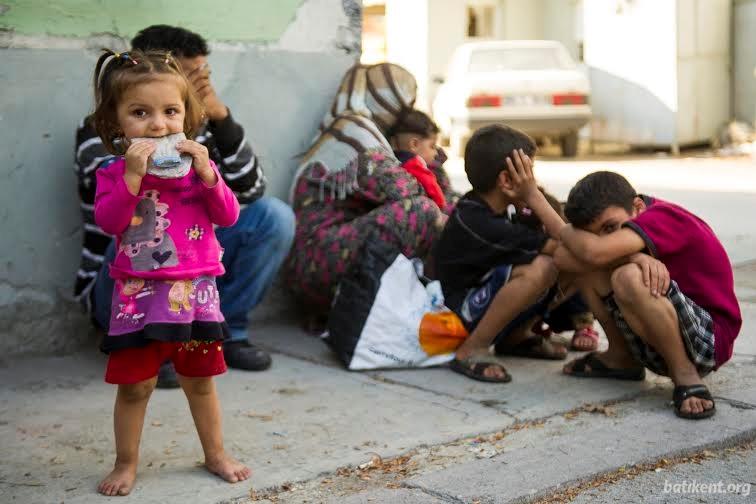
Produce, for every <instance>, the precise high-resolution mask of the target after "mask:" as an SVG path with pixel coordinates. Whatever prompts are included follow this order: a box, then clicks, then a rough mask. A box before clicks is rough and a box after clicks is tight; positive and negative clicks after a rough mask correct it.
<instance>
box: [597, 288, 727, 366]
mask: <svg viewBox="0 0 756 504" xmlns="http://www.w3.org/2000/svg"><path fill="white" fill-rule="evenodd" d="M667 298H669V300H670V301H671V302H672V306H674V308H675V312H677V320H678V321H679V324H680V334H681V335H682V339H683V343H684V345H685V350H686V352H687V354H688V358H689V359H690V360H691V362H693V364H694V365H695V366H696V369H697V370H698V374H699V375H701V376H704V375H707V374H709V373H710V372H711V371H712V369H714V364H715V361H714V322H713V321H712V319H711V315H709V312H707V311H706V310H704V309H703V308H701V307H700V306H698V305H697V304H696V303H695V302H693V300H692V299H690V298H689V297H687V296H686V295H685V294H683V293H682V291H681V290H680V287H678V285H677V283H676V282H675V281H674V280H673V281H672V282H671V284H670V286H669V291H668V292H667ZM604 304H605V305H606V308H607V309H608V310H609V313H611V315H612V318H613V319H614V322H615V323H616V324H617V328H618V329H619V331H620V333H622V335H623V336H624V337H625V341H626V342H627V346H628V347H629V348H630V352H631V353H632V354H633V356H634V357H635V358H636V360H638V361H639V362H640V363H641V364H643V365H644V366H645V367H647V368H648V369H650V370H651V371H653V372H654V373H656V374H658V375H663V376H669V370H668V369H667V363H666V362H664V359H663V358H662V356H661V355H660V354H659V353H658V352H657V351H656V350H655V349H654V348H653V347H651V346H650V345H648V344H647V343H646V342H645V341H643V340H642V339H641V338H640V337H639V336H638V335H637V334H635V333H634V332H633V330H632V329H631V328H630V326H629V325H628V323H627V321H626V320H625V317H624V316H623V315H622V312H621V311H620V309H619V306H617V302H616V301H615V300H614V296H613V295H611V294H610V295H609V296H608V297H606V298H604Z"/></svg>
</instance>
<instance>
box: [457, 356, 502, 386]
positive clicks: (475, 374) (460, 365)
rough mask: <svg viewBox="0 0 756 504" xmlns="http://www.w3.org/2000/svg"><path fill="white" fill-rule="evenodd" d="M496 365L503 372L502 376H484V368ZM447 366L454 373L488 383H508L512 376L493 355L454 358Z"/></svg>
mask: <svg viewBox="0 0 756 504" xmlns="http://www.w3.org/2000/svg"><path fill="white" fill-rule="evenodd" d="M493 366H496V367H498V368H499V369H501V370H502V371H503V372H504V376H502V377H499V378H496V377H493V376H486V374H485V373H486V369H488V368H490V367H493ZM449 368H450V369H451V370H452V371H454V372H455V373H459V374H462V375H465V376H467V377H468V378H472V379H473V380H477V381H481V382H488V383H508V382H511V381H512V376H511V375H510V374H509V373H507V370H506V369H505V368H504V366H503V365H502V364H501V362H499V359H497V358H496V357H494V356H493V355H471V356H470V357H468V358H467V359H461V360H460V359H454V360H453V361H451V362H450V363H449Z"/></svg>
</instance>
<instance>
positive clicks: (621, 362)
mask: <svg viewBox="0 0 756 504" xmlns="http://www.w3.org/2000/svg"><path fill="white" fill-rule="evenodd" d="M577 282H578V284H579V286H580V290H581V292H582V293H583V297H584V298H585V302H586V303H588V307H589V308H590V310H591V311H592V312H593V316H594V317H596V319H597V320H598V321H599V324H601V327H602V328H603V329H604V332H605V333H606V337H607V339H608V340H609V347H608V348H607V350H606V352H603V353H600V354H598V355H597V358H598V359H599V360H600V361H601V362H602V363H604V364H606V365H607V366H608V367H610V368H615V369H630V368H637V367H638V362H637V361H636V360H635V358H634V357H633V355H632V354H631V353H630V350H629V349H628V348H627V343H626V342H625V337H624V336H622V333H620V331H619V329H618V328H617V324H616V323H615V322H614V319H613V318H612V315H611V314H610V313H609V311H608V310H607V309H606V306H604V301H603V300H602V299H601V298H602V297H605V296H607V295H609V294H610V293H611V292H612V284H611V272H609V271H596V272H593V273H588V274H586V275H583V276H582V277H580V278H579V279H578V280H577ZM573 364H574V361H572V362H569V363H568V364H567V365H565V366H564V372H565V373H567V374H570V373H571V372H572V366H573ZM586 371H590V369H587V370H586Z"/></svg>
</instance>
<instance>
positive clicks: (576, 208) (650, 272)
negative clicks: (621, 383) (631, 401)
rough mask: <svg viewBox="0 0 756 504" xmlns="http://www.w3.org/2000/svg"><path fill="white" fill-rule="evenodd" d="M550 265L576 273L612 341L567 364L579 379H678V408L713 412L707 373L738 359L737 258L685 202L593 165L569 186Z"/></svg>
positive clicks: (702, 414)
mask: <svg viewBox="0 0 756 504" xmlns="http://www.w3.org/2000/svg"><path fill="white" fill-rule="evenodd" d="M565 214H566V216H567V219H568V220H569V221H570V222H571V225H570V226H565V227H564V228H563V229H562V231H561V232H560V240H561V245H560V246H559V247H558V248H557V250H556V252H555V254H554V263H555V264H556V266H557V268H558V269H559V270H561V271H571V272H575V273H579V274H580V277H579V278H580V281H579V282H580V285H581V288H582V290H583V294H584V296H585V299H586V301H587V303H588V305H589V306H590V308H591V311H593V313H594V315H595V316H596V318H597V319H598V320H599V322H600V323H601V325H602V326H603V328H604V331H605V332H606V335H607V337H608V339H609V348H608V349H607V351H606V352H603V353H600V354H599V353H590V354H588V355H587V356H585V357H583V358H580V359H577V360H574V361H572V362H570V363H569V364H567V365H566V366H565V368H564V372H565V373H566V374H569V375H572V376H579V377H600V378H618V379H628V380H642V379H643V378H644V376H645V368H649V369H650V370H651V371H653V372H654V373H657V374H660V375H665V376H669V377H670V378H672V381H673V382H674V384H675V389H674V393H673V400H674V404H675V413H676V414H677V415H678V416H680V417H683V418H691V419H699V418H707V417H710V416H712V415H713V414H714V413H715V405H714V400H713V398H712V396H711V394H710V393H709V390H708V389H707V388H706V386H705V385H704V384H703V382H702V381H701V377H702V376H704V375H706V374H708V373H709V372H711V371H713V370H716V369H717V368H719V366H721V365H722V364H724V363H725V362H727V361H728V360H729V359H730V358H731V357H732V351H733V344H734V342H735V338H736V337H737V335H738V332H739V331H740V327H741V325H742V317H741V314H740V307H739V306H738V301H737V298H736V296H735V289H734V281H733V273H732V266H731V265H730V260H729V259H728V257H727V253H726V252H725V250H724V247H722V244H721V243H720V242H719V240H718V239H717V237H716V235H715V234H714V232H713V231H712V230H711V228H710V227H709V226H708V225H707V224H706V223H705V222H704V221H703V220H701V219H700V218H698V217H697V216H695V215H693V214H692V213H690V212H689V211H687V210H685V209H684V208H682V207H680V206H678V205H675V204H673V203H669V202H666V201H662V200H660V199H656V198H651V197H648V196H643V195H638V194H637V193H636V191H635V189H633V187H632V186H631V185H630V183H628V181H627V180H625V179H624V178H623V177H622V176H621V175H618V174H616V173H612V172H596V173H592V174H590V175H588V176H587V177H585V178H583V179H582V180H580V181H579V182H578V183H577V184H576V185H575V187H574V188H573V189H572V190H571V191H570V195H569V197H568V199H567V205H566V206H565Z"/></svg>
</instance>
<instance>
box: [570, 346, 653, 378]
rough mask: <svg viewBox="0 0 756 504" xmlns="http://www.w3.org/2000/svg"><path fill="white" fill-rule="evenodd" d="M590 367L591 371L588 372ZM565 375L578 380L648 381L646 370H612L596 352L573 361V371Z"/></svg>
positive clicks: (640, 368) (642, 368)
mask: <svg viewBox="0 0 756 504" xmlns="http://www.w3.org/2000/svg"><path fill="white" fill-rule="evenodd" d="M587 367H590V370H586V368H587ZM565 374H567V375H569V376H576V377H578V378H613V379H615V380H629V381H643V380H645V379H646V368H644V367H639V368H629V369H617V368H610V367H609V366H607V365H606V364H604V363H603V362H601V361H600V360H599V358H598V357H597V355H596V352H591V353H589V354H588V355H586V356H584V357H581V358H579V359H575V360H574V361H572V370H571V371H570V372H569V373H567V372H566V371H565Z"/></svg>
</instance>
